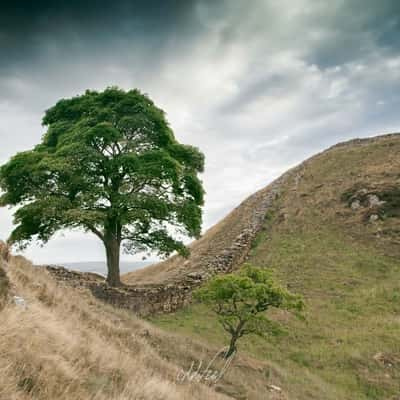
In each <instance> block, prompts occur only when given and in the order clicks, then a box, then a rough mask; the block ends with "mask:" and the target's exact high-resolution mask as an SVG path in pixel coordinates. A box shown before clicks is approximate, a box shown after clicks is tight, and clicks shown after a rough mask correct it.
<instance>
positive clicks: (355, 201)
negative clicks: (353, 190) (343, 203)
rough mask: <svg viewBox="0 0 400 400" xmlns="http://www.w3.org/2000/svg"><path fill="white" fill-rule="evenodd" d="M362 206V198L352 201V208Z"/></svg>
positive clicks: (355, 208)
mask: <svg viewBox="0 0 400 400" xmlns="http://www.w3.org/2000/svg"><path fill="white" fill-rule="evenodd" d="M360 207H361V203H360V200H354V201H353V202H352V203H351V209H352V210H354V211H355V210H358V209H359V208H360Z"/></svg>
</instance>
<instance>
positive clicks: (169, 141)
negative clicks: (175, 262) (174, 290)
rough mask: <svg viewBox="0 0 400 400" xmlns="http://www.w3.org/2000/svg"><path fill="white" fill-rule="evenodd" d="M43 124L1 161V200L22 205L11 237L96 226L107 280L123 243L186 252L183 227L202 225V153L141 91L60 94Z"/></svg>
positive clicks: (128, 247) (18, 239)
mask: <svg viewBox="0 0 400 400" xmlns="http://www.w3.org/2000/svg"><path fill="white" fill-rule="evenodd" d="M43 125H44V126H45V127H46V128H47V131H46V133H45V134H44V136H43V138H42V141H41V143H40V144H38V145H37V146H36V147H35V148H34V149H33V150H30V151H25V152H21V153H18V154H16V155H15V156H14V157H12V158H11V160H10V161H9V162H8V163H6V164H5V165H3V166H2V167H1V169H0V187H1V189H2V190H3V195H2V196H1V198H0V205H2V206H6V205H8V206H18V209H17V210H16V212H15V214H14V218H15V223H16V228H15V230H14V231H13V232H12V234H11V237H10V241H11V242H12V243H18V244H19V245H20V246H22V247H23V246H25V245H26V244H28V243H29V242H30V241H31V240H32V239H37V240H38V241H40V242H42V243H46V242H47V241H48V240H49V239H50V238H51V237H52V236H53V235H54V233H55V232H57V231H58V230H60V229H65V228H83V229H85V230H86V231H90V232H93V233H94V234H95V235H96V236H98V237H99V238H100V239H101V240H102V241H103V243H104V245H105V247H106V253H107V261H108V269H109V275H108V281H109V283H111V284H118V283H119V268H117V264H118V265H119V252H120V251H119V250H120V245H121V244H122V246H123V248H124V250H125V251H126V252H128V253H135V252H142V251H157V253H158V254H159V255H169V254H170V253H172V252H174V251H177V252H178V253H180V254H183V255H186V254H187V252H188V250H187V249H186V247H185V246H184V243H183V236H190V237H198V236H199V235H200V230H201V221H202V212H201V206H202V205H203V194H204V191H203V187H202V183H201V181H200V180H199V178H198V173H199V172H202V171H203V167H204V156H203V154H202V153H201V152H200V151H199V150H198V149H197V148H195V147H192V146H188V145H183V144H180V143H179V142H178V141H177V140H176V139H175V137H174V134H173V132H172V130H171V128H170V126H169V124H168V122H167V120H166V117H165V113H164V112H163V111H162V110H161V109H159V108H158V107H156V106H155V105H154V103H153V102H152V100H150V98H149V97H148V96H147V95H144V94H142V93H141V92H140V91H139V90H136V89H135V90H129V91H124V90H121V89H119V88H115V87H111V88H107V89H106V90H104V91H103V92H97V91H90V90H88V91H86V92H85V94H83V95H81V96H77V97H74V98H71V99H62V100H60V101H59V102H57V104H56V105H55V106H54V107H52V108H50V109H49V110H47V111H46V113H45V116H44V118H43Z"/></svg>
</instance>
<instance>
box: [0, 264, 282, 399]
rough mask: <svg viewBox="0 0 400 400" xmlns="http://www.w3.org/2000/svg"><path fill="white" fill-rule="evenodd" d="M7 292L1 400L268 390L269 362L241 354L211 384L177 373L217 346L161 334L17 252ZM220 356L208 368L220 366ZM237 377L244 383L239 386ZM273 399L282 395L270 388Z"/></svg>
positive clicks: (1, 319)
mask: <svg viewBox="0 0 400 400" xmlns="http://www.w3.org/2000/svg"><path fill="white" fill-rule="evenodd" d="M7 273H8V277H9V280H10V283H11V286H12V294H13V295H17V296H19V297H21V298H23V299H24V301H25V305H24V304H21V302H19V303H20V304H19V305H17V304H14V303H13V302H11V299H10V301H9V302H8V304H7V305H6V307H5V308H4V309H3V310H0V399H1V400H3V399H4V400H11V399H13V400H28V399H35V400H49V399H51V400H52V399H59V400H72V399H73V400H75V399H80V400H91V399H93V400H103V399H104V400H106V399H107V400H186V399H199V400H200V399H201V400H203V399H210V400H224V399H226V400H227V399H230V398H232V397H231V396H230V395H231V394H235V395H236V394H237V393H238V392H240V390H242V388H243V387H244V391H245V393H250V394H253V395H255V394H256V393H266V392H268V391H270V387H269V385H268V382H267V380H265V372H266V371H269V368H270V365H269V363H268V362H264V361H261V360H256V359H255V358H252V357H247V356H245V355H242V356H240V357H239V358H237V359H236V360H235V364H234V365H233V366H232V367H231V368H230V369H229V373H228V374H227V375H226V376H225V377H224V378H223V379H222V380H220V381H219V382H218V383H217V384H216V385H213V386H212V387H210V386H208V385H206V384H205V383H204V380H202V381H201V382H200V383H197V382H196V380H193V381H189V380H186V381H184V382H181V381H179V380H178V379H177V378H178V376H179V375H181V373H182V371H184V372H188V371H189V370H190V367H191V365H192V363H193V365H194V366H195V368H196V369H197V368H198V366H199V364H200V363H201V362H202V363H203V366H202V368H201V371H202V372H204V369H205V363H207V364H208V363H209V362H210V361H211V360H212V359H213V357H214V356H215V354H216V353H217V352H218V351H219V350H220V347H219V346H218V345H213V344H210V343H205V342H202V341H201V340H200V341H198V340H194V339H193V338H190V337H185V336H182V335H179V334H175V333H168V332H165V331H162V330H160V329H159V328H157V327H155V326H153V325H151V324H149V323H148V322H146V321H143V320H140V319H138V318H137V317H135V315H133V313H132V312H129V311H124V310H121V309H118V308H114V307H112V306H110V305H107V304H104V303H102V302H100V301H97V300H96V299H95V298H93V296H92V295H91V293H90V291H89V290H87V289H84V288H83V287H81V288H72V287H70V286H63V285H60V283H57V282H56V281H55V280H54V279H53V278H52V276H51V275H50V274H49V273H48V271H47V270H46V269H44V268H40V267H34V266H32V264H31V263H30V262H29V261H27V260H25V259H23V258H22V257H14V258H12V259H11V262H10V265H9V266H8V268H7ZM223 364H224V362H223V360H222V359H217V360H216V362H215V363H214V364H213V367H212V368H215V369H217V370H218V371H221V369H222V367H223ZM238 382H243V383H244V386H243V384H240V385H238ZM269 398H271V399H274V400H278V399H284V398H285V397H281V395H280V394H279V393H273V392H271V396H270V397H269Z"/></svg>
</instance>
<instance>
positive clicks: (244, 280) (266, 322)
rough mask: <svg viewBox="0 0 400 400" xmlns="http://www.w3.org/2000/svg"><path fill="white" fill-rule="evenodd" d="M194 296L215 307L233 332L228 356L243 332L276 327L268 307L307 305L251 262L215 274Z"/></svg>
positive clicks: (294, 309) (229, 330)
mask: <svg viewBox="0 0 400 400" xmlns="http://www.w3.org/2000/svg"><path fill="white" fill-rule="evenodd" d="M194 298H195V299H197V300H198V301H200V302H202V303H204V304H207V305H208V306H210V307H211V308H212V310H213V311H214V312H215V313H216V314H217V317H218V321H219V323H220V324H221V325H222V327H223V329H224V330H225V331H226V332H228V334H229V335H230V336H231V340H230V345H229V348H228V351H227V353H226V357H229V356H231V355H232V354H233V353H234V352H235V351H236V342H237V340H238V339H240V338H241V337H242V336H244V335H248V334H257V335H264V334H265V333H267V332H271V331H274V330H275V329H276V324H275V323H274V322H273V321H271V320H270V319H269V318H268V317H267V315H266V313H265V311H267V310H268V309H269V308H281V309H285V310H291V311H294V312H296V313H299V312H300V311H301V310H302V309H303V307H304V303H303V301H302V299H301V298H300V297H299V296H297V295H294V294H292V293H290V292H289V291H288V290H286V289H285V288H283V287H281V286H279V285H278V284H277V283H276V282H275V281H274V279H273V278H272V277H271V275H270V273H269V272H268V271H267V270H265V269H260V268H256V267H254V266H252V265H250V264H245V265H244V266H243V267H242V268H241V269H240V271H239V272H238V273H231V274H226V275H218V276H215V277H214V278H212V279H211V280H210V281H208V282H207V283H206V284H205V285H204V286H202V287H201V288H200V289H198V290H197V291H195V293H194Z"/></svg>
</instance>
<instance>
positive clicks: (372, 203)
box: [367, 194, 385, 208]
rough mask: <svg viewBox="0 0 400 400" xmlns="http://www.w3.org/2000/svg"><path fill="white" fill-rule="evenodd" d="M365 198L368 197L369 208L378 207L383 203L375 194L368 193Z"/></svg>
mask: <svg viewBox="0 0 400 400" xmlns="http://www.w3.org/2000/svg"><path fill="white" fill-rule="evenodd" d="M367 198H368V205H369V207H370V208H373V207H379V206H381V205H382V204H385V202H384V201H381V200H380V199H379V197H378V196H377V195H376V194H369V195H368V197H367Z"/></svg>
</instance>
